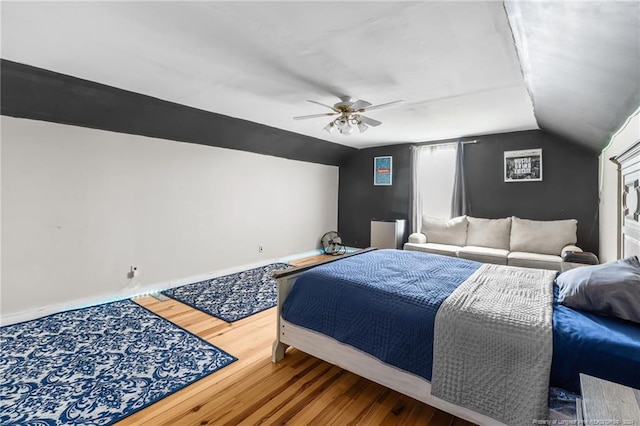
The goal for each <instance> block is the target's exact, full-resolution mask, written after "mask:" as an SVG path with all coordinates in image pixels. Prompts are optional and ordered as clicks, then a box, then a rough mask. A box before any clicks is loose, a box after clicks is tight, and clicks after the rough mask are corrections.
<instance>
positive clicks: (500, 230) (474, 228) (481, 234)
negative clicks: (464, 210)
mask: <svg viewBox="0 0 640 426" xmlns="http://www.w3.org/2000/svg"><path fill="white" fill-rule="evenodd" d="M467 220H468V221H469V227H468V230H467V244H466V245H468V246H476V247H490V248H497V249H502V250H509V239H510V234H511V218H510V217H508V218H506V219H481V218H477V217H471V216H468V217H467Z"/></svg>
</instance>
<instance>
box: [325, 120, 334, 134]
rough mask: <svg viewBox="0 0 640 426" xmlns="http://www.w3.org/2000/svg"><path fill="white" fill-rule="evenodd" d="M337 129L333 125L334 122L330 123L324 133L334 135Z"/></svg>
mask: <svg viewBox="0 0 640 426" xmlns="http://www.w3.org/2000/svg"><path fill="white" fill-rule="evenodd" d="M335 128H336V126H335V125H334V124H333V121H332V122H330V123H329V124H327V125H326V126H324V131H325V132H327V133H333V130H334V129H335Z"/></svg>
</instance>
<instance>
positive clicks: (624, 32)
mask: <svg viewBox="0 0 640 426" xmlns="http://www.w3.org/2000/svg"><path fill="white" fill-rule="evenodd" d="M1 56H2V58H4V59H8V60H11V61H15V62H19V63H23V64H28V65H33V66H36V67H40V68H45V69H49V70H52V71H56V72H59V73H63V74H68V75H71V76H75V77H80V78H83V79H87V80H92V81H96V82H99V83H103V84H107V85H111V86H114V87H118V88H121V89H126V90H130V91H133V92H138V93H142V94H146V95H150V96H154V97H157V98H160V99H164V100H168V101H172V102H176V103H180V104H184V105H187V106H191V107H196V108H200V109H203V110H206V111H211V112H215V113H219V114H224V115H228V116H231V117H236V118H241V119H245V120H250V121H253V122H256V123H261V124H265V125H268V126H271V127H276V128H280V129H284V130H288V131H292V132H295V133H300V134H303V135H307V136H311V137H315V138H319V139H324V140H328V141H331V142H336V143H339V144H343V145H347V146H353V147H358V148H361V147H368V146H375V145H387V144H394V143H406V142H422V141H429V140H439V139H447V138H454V137H459V136H472V135H481V134H488V133H501V132H508V131H514V130H527V129H536V128H542V129H545V130H548V131H551V132H554V133H557V134H560V135H562V136H564V137H566V138H568V139H570V140H573V141H574V142H576V143H579V144H582V145H584V146H585V147H588V148H590V149H593V150H599V149H601V148H602V147H603V146H604V145H605V144H606V143H607V142H608V138H609V137H610V136H611V134H612V133H613V132H614V131H615V130H617V128H619V127H620V125H622V123H623V121H624V120H625V119H626V118H627V117H628V116H629V115H630V114H631V113H632V112H633V111H634V110H635V109H636V108H638V106H639V105H640V87H639V86H640V3H638V2H635V1H633V2H631V1H628V2H616V1H603V2H591V1H589V2H507V3H506V4H503V3H502V2H497V1H487V2H483V1H473V2H444V1H442V2H437V1H429V2H401V1H397V2H396V1H394V2H360V1H354V2H290V1H289V2H41V3H37V2H24V3H18V2H15V3H14V2H2V54H1ZM344 95H349V96H351V97H353V98H354V99H364V100H366V101H369V102H371V103H372V104H380V103H385V102H389V101H394V100H398V99H402V100H404V101H405V104H404V105H402V106H399V107H395V108H389V109H380V110H377V111H371V112H370V113H369V114H368V115H369V116H370V117H371V118H373V119H376V120H379V121H382V122H383V124H382V125H381V126H379V127H376V128H372V129H369V130H368V131H367V132H365V133H362V134H357V133H356V134H352V135H350V136H344V135H340V134H329V133H326V132H324V131H323V130H322V129H323V127H324V126H325V125H326V124H327V123H328V121H329V119H325V118H317V119H311V120H304V121H294V120H293V119H292V117H293V116H298V115H307V114H317V113H324V112H327V111H328V110H326V109H324V108H323V107H322V106H319V105H316V104H312V103H309V102H307V100H309V99H310V100H316V101H319V102H321V103H324V104H330V105H331V104H334V103H336V102H338V100H339V99H338V97H339V96H344Z"/></svg>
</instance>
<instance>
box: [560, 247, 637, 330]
mask: <svg viewBox="0 0 640 426" xmlns="http://www.w3.org/2000/svg"><path fill="white" fill-rule="evenodd" d="M556 283H557V284H558V287H560V297H559V298H558V302H560V303H562V304H563V305H565V306H568V307H570V308H574V309H579V310H582V311H588V312H593V313H596V314H601V315H607V316H610V317H615V318H621V319H624V320H627V321H633V322H637V323H640V262H638V258H637V257H636V256H633V257H628V258H626V259H621V260H617V261H615V262H609V263H604V264H602V265H593V266H582V267H578V268H574V269H571V270H569V271H567V272H563V273H562V274H560V275H558V278H556Z"/></svg>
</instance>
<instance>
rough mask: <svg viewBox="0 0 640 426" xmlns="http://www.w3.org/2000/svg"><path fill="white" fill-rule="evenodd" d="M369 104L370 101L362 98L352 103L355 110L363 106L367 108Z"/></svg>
mask: <svg viewBox="0 0 640 426" xmlns="http://www.w3.org/2000/svg"><path fill="white" fill-rule="evenodd" d="M368 106H371V103H370V102H367V101H363V100H362V99H358V100H357V101H355V102H354V103H353V105H351V109H352V110H354V111H357V110H359V109H363V108H366V107H368Z"/></svg>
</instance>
